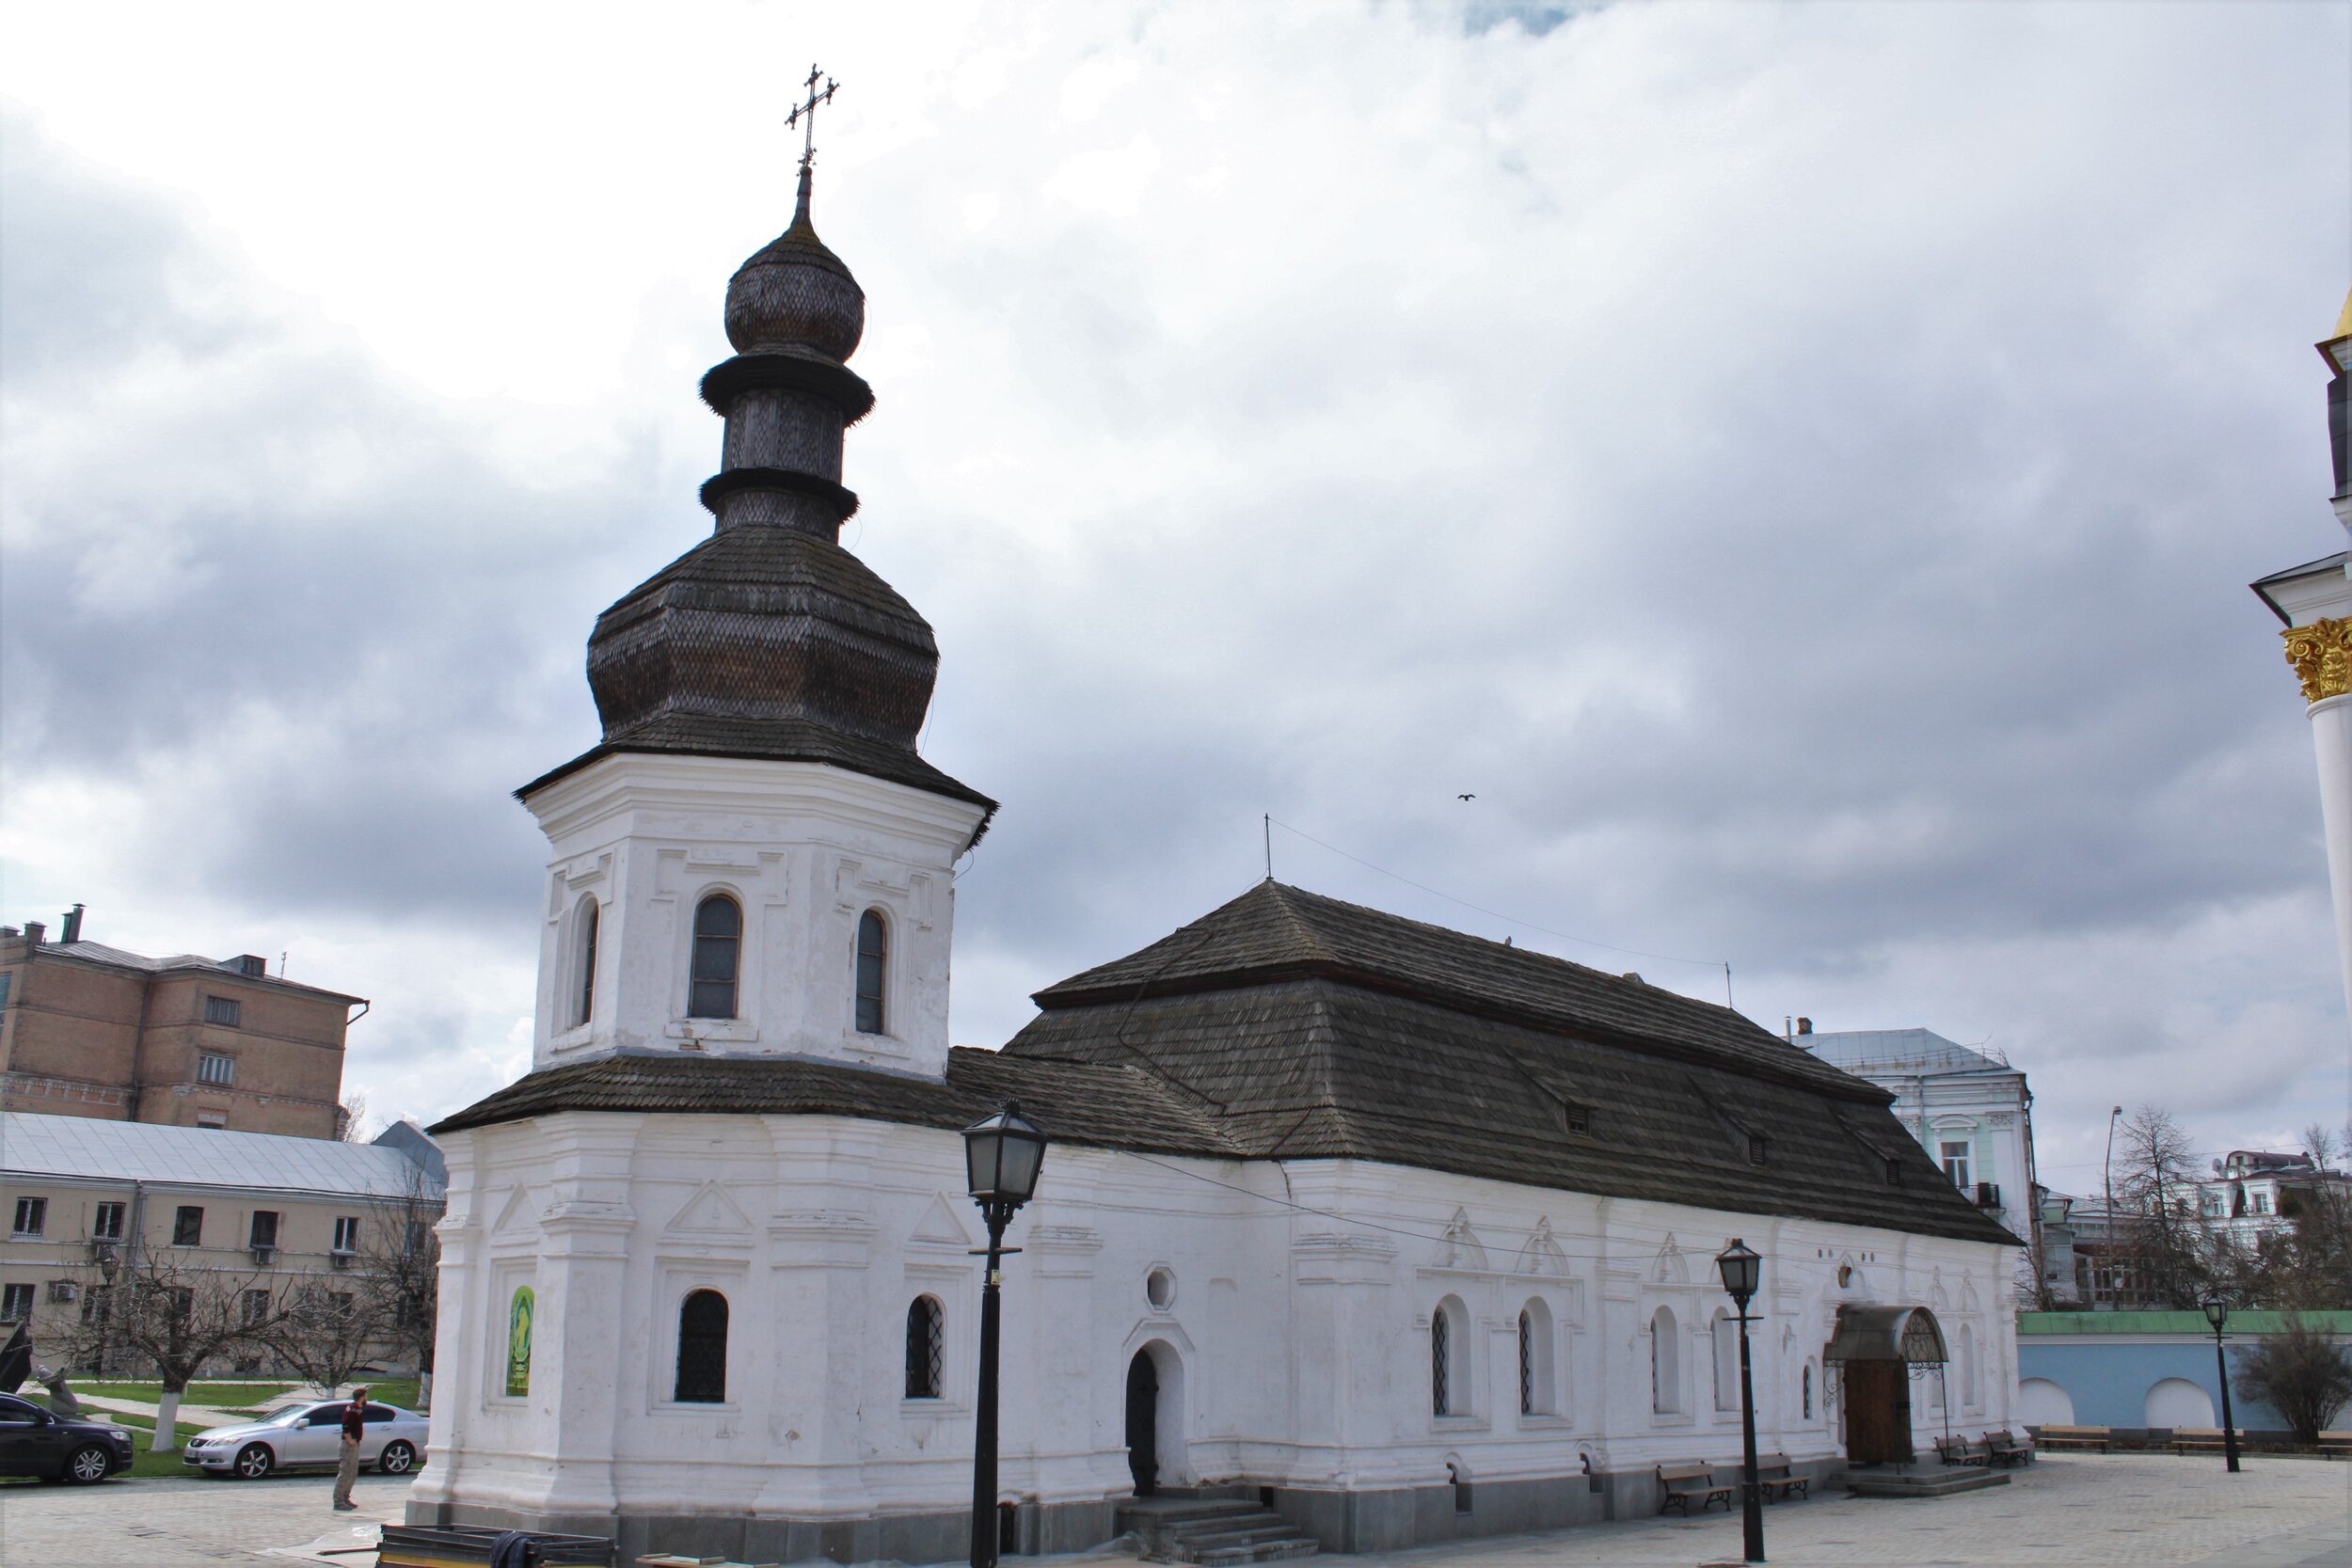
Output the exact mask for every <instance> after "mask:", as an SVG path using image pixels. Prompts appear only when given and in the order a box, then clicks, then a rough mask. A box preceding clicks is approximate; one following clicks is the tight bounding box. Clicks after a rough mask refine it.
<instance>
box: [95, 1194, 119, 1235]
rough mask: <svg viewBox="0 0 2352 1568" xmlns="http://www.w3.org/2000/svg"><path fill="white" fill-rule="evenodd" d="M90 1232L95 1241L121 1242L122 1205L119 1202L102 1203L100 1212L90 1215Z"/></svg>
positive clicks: (99, 1207) (99, 1208)
mask: <svg viewBox="0 0 2352 1568" xmlns="http://www.w3.org/2000/svg"><path fill="white" fill-rule="evenodd" d="M89 1233H90V1236H91V1238H92V1239H93V1240H95V1241H101V1242H119V1241H120V1240H122V1205H121V1204H119V1203H102V1204H100V1205H99V1206H98V1212H96V1213H95V1214H93V1215H91V1216H90V1223H89Z"/></svg>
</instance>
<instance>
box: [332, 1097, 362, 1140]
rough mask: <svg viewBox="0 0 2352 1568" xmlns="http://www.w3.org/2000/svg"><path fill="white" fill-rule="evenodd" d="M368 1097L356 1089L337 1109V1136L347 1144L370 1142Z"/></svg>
mask: <svg viewBox="0 0 2352 1568" xmlns="http://www.w3.org/2000/svg"><path fill="white" fill-rule="evenodd" d="M367 1121H368V1097H367V1096H366V1095H364V1094H361V1093H360V1092H359V1091H358V1090H357V1089H354V1090H352V1091H351V1092H350V1093H349V1094H347V1095H345V1096H343V1102H342V1104H341V1105H339V1106H337V1107H336V1108H335V1136H336V1137H337V1138H339V1139H341V1140H342V1142H344V1143H347V1144H363V1143H366V1142H367V1141H368V1133H367Z"/></svg>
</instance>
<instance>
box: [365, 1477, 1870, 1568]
mask: <svg viewBox="0 0 2352 1568" xmlns="http://www.w3.org/2000/svg"><path fill="white" fill-rule="evenodd" d="M1792 1468H1793V1471H1794V1473H1795V1474H1797V1475H1800V1476H1806V1477H1809V1478H1810V1479H1811V1480H1812V1481H1813V1485H1814V1488H1815V1489H1816V1490H1817V1491H1819V1490H1820V1489H1822V1488H1824V1487H1825V1486H1827V1485H1828V1484H1829V1483H1830V1482H1831V1481H1832V1479H1833V1478H1834V1477H1836V1476H1837V1475H1839V1474H1841V1473H1842V1472H1843V1471H1844V1470H1845V1468H1846V1465H1845V1462H1844V1461H1843V1460H1839V1459H1820V1460H1810V1461H1804V1462H1801V1463H1799V1464H1797V1465H1794V1466H1793V1467H1792ZM1200 1493H1201V1494H1202V1495H1207V1496H1217V1497H1255V1498H1256V1499H1257V1500H1259V1501H1260V1502H1261V1503H1263V1505H1264V1506H1266V1507H1268V1508H1271V1509H1272V1510H1274V1512H1275V1513H1279V1514H1280V1515H1281V1516H1282V1518H1283V1519H1284V1520H1285V1521H1286V1522H1288V1523H1289V1524H1290V1525H1291V1526H1293V1527H1294V1528H1296V1529H1297V1530H1298V1532H1299V1533H1300V1534H1302V1535H1311V1536H1312V1537H1314V1539H1315V1540H1316V1541H1317V1542H1318V1543H1319V1544H1321V1545H1322V1547H1323V1549H1324V1550H1325V1551H1327V1552H1393V1551H1401V1550H1404V1549H1405V1548H1406V1547H1411V1546H1434V1545H1437V1544H1441V1543H1443V1542H1447V1541H1467V1540H1470V1539H1473V1538H1475V1537H1478V1536H1485V1535H1522V1534H1526V1533H1528V1532H1530V1531H1533V1530H1551V1529H1566V1528H1571V1527H1573V1526H1577V1525H1594V1524H1599V1523H1602V1522H1603V1521H1606V1520H1610V1519H1638V1518H1645V1517H1647V1516H1648V1515H1650V1514H1653V1513H1657V1512H1658V1505H1659V1501H1660V1494H1659V1488H1658V1475H1657V1472H1656V1471H1655V1470H1654V1469H1645V1470H1624V1471H1617V1472H1614V1473H1612V1474H1603V1475H1594V1476H1585V1475H1581V1474H1580V1475H1566V1476H1549V1477H1540V1478H1537V1479H1534V1480H1525V1481H1478V1482H1476V1483H1474V1484H1472V1485H1471V1486H1470V1487H1467V1488H1459V1487H1453V1486H1409V1487H1394V1488H1388V1489H1382V1490H1367V1491H1353V1492H1351V1491H1342V1490H1339V1489H1336V1488H1323V1487H1311V1486H1257V1485H1254V1484H1252V1483H1250V1482H1248V1481H1226V1482H1219V1483H1216V1484H1214V1485H1211V1486H1205V1487H1202V1488H1200ZM1125 1500H1126V1499H1124V1498H1120V1497H1106V1498H1104V1499H1103V1500H1101V1501H1099V1502H1067V1503H1037V1502H1024V1503H1021V1504H1018V1505H1015V1506H1013V1508H1012V1511H1011V1512H1012V1519H1011V1525H1010V1533H1009V1535H1008V1536H1006V1537H1004V1538H1003V1539H1004V1540H1005V1542H1006V1545H1005V1548H1004V1550H1005V1553H1006V1555H1007V1556H1014V1555H1019V1556H1034V1555H1038V1554H1041V1553H1058V1552H1083V1551H1087V1550H1089V1549H1090V1548H1092V1547H1095V1546H1099V1545H1101V1544H1103V1543H1104V1542H1105V1541H1108V1540H1109V1539H1110V1538H1111V1534H1112V1531H1113V1528H1114V1526H1113V1524H1112V1515H1113V1513H1114V1512H1115V1510H1116V1509H1117V1507H1118V1505H1119V1504H1120V1503H1121V1502H1123V1501H1125ZM1773 1506H1775V1507H1780V1506H1785V1505H1781V1504H1774V1505H1773ZM1737 1512H1738V1511H1737V1509H1734V1510H1733V1513H1735V1514H1736V1513H1737ZM407 1522H408V1523H409V1524H412V1525H485V1526H488V1527H491V1528H498V1529H540V1530H554V1531H562V1532H564V1533H567V1534H576V1535H605V1536H613V1537H616V1538H617V1541H618V1545H619V1549H618V1551H616V1552H615V1553H614V1556H613V1561H614V1562H616V1563H618V1564H621V1565H623V1568H627V1565H628V1564H630V1563H633V1562H635V1561H636V1560H637V1559H638V1558H640V1557H643V1556H644V1555H645V1554H647V1553H649V1552H671V1553H675V1554H676V1555H677V1556H680V1557H718V1558H729V1559H733V1560H736V1561H738V1562H809V1561H813V1560H818V1559H827V1560H832V1561H834V1562H845V1563H847V1562H872V1561H876V1560H882V1559H891V1558H895V1559H897V1560H898V1561H900V1562H964V1561H968V1560H969V1555H968V1554H969V1553H970V1550H971V1544H972V1516H971V1514H970V1513H969V1512H968V1511H966V1510H963V1509H957V1510H955V1511H953V1512H952V1513H949V1512H942V1513H893V1514H884V1515H881V1516H879V1517H875V1518H870V1519H776V1518H743V1517H728V1516H714V1515H709V1514H686V1513H680V1514H665V1513H650V1512H648V1513H623V1514H621V1515H619V1516H618V1517H617V1518H616V1517H614V1516H613V1515H611V1514H603V1513H523V1512H519V1511H516V1510H512V1509H502V1508H483V1507H477V1506H474V1505H471V1504H467V1503H454V1504H448V1503H414V1502H412V1503H410V1504H409V1505H408V1518H407Z"/></svg>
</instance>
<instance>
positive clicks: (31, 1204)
mask: <svg viewBox="0 0 2352 1568" xmlns="http://www.w3.org/2000/svg"><path fill="white" fill-rule="evenodd" d="M48 1228H49V1200H48V1199H47V1198H45V1197H20V1198H18V1199H17V1200H16V1222H15V1224H13V1225H12V1226H10V1227H9V1229H8V1233H9V1234H10V1235H12V1236H38V1235H40V1233H41V1232H42V1231H44V1230H46V1229H48Z"/></svg>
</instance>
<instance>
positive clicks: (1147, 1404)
mask: <svg viewBox="0 0 2352 1568" xmlns="http://www.w3.org/2000/svg"><path fill="white" fill-rule="evenodd" d="M1159 1436H1160V1369H1159V1367H1158V1366H1157V1364H1155V1363H1154V1362H1153V1361H1152V1351H1151V1348H1150V1347H1149V1346H1146V1347H1145V1348H1144V1349H1142V1350H1139V1351H1137V1352H1136V1358H1135V1359H1134V1360H1133V1361H1130V1362H1128V1363H1127V1468H1128V1471H1129V1472H1130V1473H1131V1474H1133V1475H1134V1477H1135V1479H1136V1497H1150V1496H1151V1495H1152V1493H1154V1492H1156V1491H1158V1490H1159V1489H1160V1445H1159Z"/></svg>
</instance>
